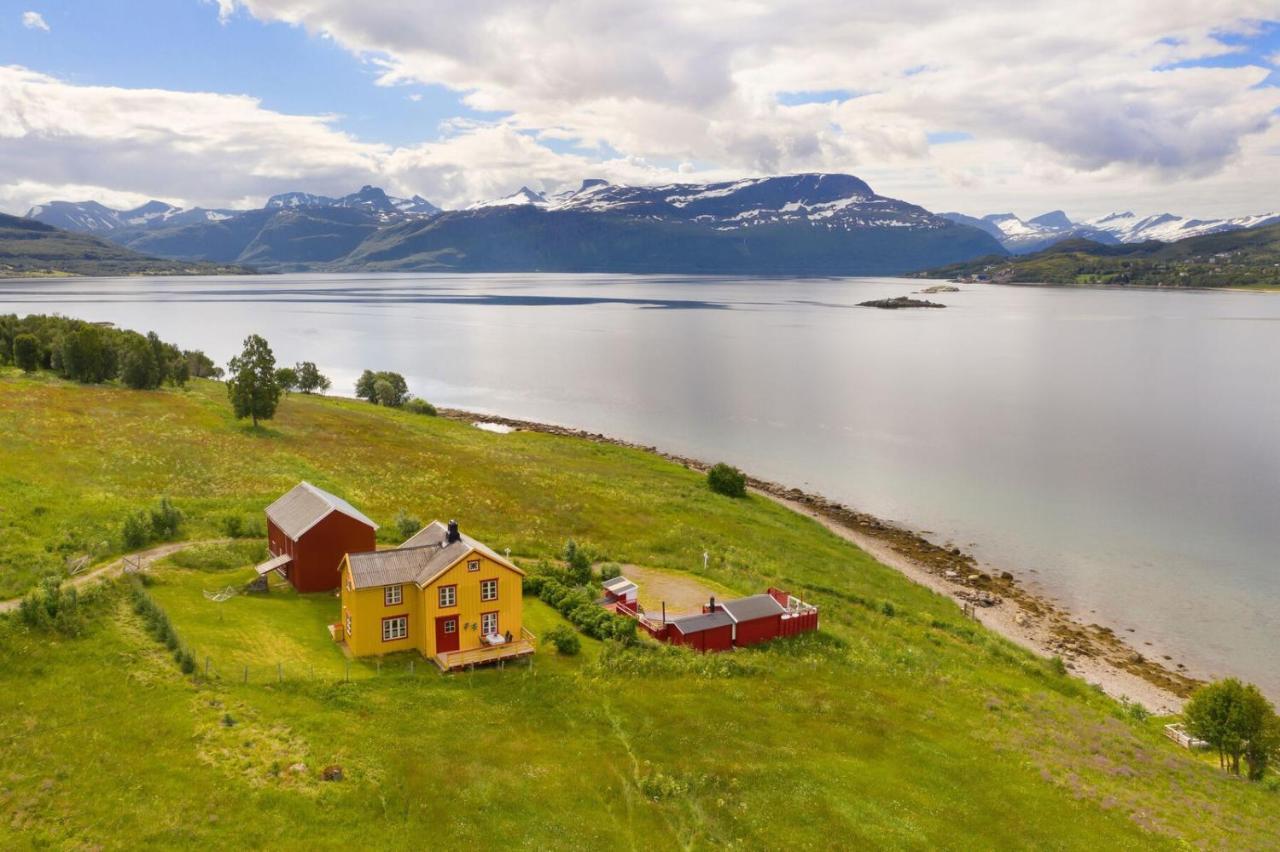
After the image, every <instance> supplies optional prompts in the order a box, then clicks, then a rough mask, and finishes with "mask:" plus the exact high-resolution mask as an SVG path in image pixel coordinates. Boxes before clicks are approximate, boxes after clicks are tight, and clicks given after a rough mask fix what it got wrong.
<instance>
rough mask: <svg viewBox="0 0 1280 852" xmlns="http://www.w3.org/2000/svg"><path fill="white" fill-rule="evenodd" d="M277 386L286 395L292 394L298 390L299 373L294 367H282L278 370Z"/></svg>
mask: <svg viewBox="0 0 1280 852" xmlns="http://www.w3.org/2000/svg"><path fill="white" fill-rule="evenodd" d="M276 384H278V385H279V386H280V390H282V391H284V392H285V393H292V392H293V391H295V390H297V389H298V372H297V370H295V369H293V367H281V368H279V369H278V370H276Z"/></svg>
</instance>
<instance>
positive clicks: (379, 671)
mask: <svg viewBox="0 0 1280 852" xmlns="http://www.w3.org/2000/svg"><path fill="white" fill-rule="evenodd" d="M378 674H382V660H378Z"/></svg>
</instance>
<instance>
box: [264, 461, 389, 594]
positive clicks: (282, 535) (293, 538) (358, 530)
mask: <svg viewBox="0 0 1280 852" xmlns="http://www.w3.org/2000/svg"><path fill="white" fill-rule="evenodd" d="M377 529H378V525H377V524H375V523H374V522H373V521H371V520H369V519H368V518H367V517H365V516H364V515H363V514H361V512H360V511H359V510H358V509H356V507H354V506H352V505H351V504H350V503H348V502H347V501H346V500H343V499H342V498H341V497H335V496H334V495H332V494H330V493H329V492H328V491H324V490H321V489H319V488H316V487H315V486H314V485H312V484H311V483H309V482H302V483H299V484H298V485H297V486H296V487H294V488H293V490H291V491H289V493H287V494H285V495H284V496H283V497H281V498H280V499H279V500H277V501H275V502H274V503H272V504H271V505H270V506H268V507H267V549H268V550H270V551H271V555H272V557H273V558H272V559H271V560H269V561H268V562H265V563H263V565H261V566H259V568H260V569H266V570H270V569H275V570H277V571H280V572H282V573H283V574H284V576H285V577H287V578H288V580H289V582H290V583H292V584H293V587H294V588H295V589H297V590H298V591H299V592H328V591H332V590H334V589H336V588H338V569H339V567H340V566H341V564H342V557H344V556H346V555H347V554H348V553H362V552H364V551H368V550H376V549H377V541H376V540H375V534H376V532H377Z"/></svg>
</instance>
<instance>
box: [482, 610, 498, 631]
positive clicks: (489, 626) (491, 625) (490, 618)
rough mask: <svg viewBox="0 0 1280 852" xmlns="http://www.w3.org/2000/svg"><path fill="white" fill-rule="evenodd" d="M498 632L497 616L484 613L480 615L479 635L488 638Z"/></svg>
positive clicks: (494, 613)
mask: <svg viewBox="0 0 1280 852" xmlns="http://www.w3.org/2000/svg"><path fill="white" fill-rule="evenodd" d="M497 632H498V614H497V613H496V612H486V613H482V614H481V615H480V635H481V636H489V635H491V634H494V633H497Z"/></svg>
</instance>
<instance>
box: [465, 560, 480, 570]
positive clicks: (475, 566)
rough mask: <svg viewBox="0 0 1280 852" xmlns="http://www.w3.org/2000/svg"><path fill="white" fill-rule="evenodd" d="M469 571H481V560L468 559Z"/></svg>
mask: <svg viewBox="0 0 1280 852" xmlns="http://www.w3.org/2000/svg"><path fill="white" fill-rule="evenodd" d="M467 570H468V571H479V570H480V560H479V559H468V560H467Z"/></svg>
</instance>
